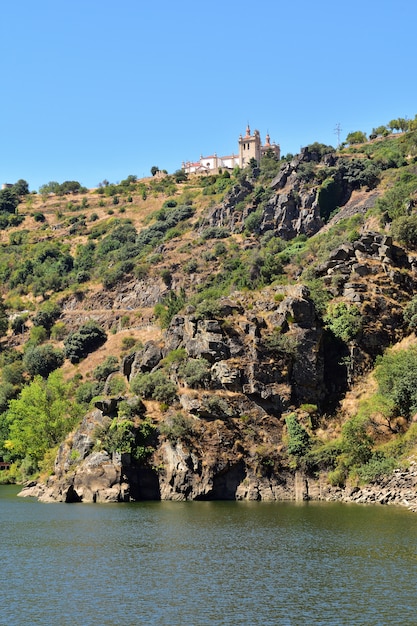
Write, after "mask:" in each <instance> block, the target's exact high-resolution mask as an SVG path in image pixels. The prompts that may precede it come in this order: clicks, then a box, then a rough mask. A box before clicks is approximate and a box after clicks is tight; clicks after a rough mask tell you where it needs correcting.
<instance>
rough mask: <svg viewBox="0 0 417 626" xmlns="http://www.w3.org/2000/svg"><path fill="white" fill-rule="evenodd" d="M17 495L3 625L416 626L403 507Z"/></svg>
mask: <svg viewBox="0 0 417 626" xmlns="http://www.w3.org/2000/svg"><path fill="white" fill-rule="evenodd" d="M17 492H18V489H17V488H16V487H10V486H4V487H0V533H1V534H0V538H1V543H0V564H1V575H2V582H1V585H0V625H1V626H6V625H7V626H15V625H17V626H20V625H35V624H41V625H42V626H45V625H50V624H51V625H59V626H67V625H68V626H70V625H71V626H73V625H74V624H77V625H80V626H90V625H100V626H101V625H107V624H108V625H113V626H114V625H120V626H134V625H139V624H140V625H142V624H146V625H154V624H155V625H160V626H177V625H178V626H179V625H181V626H183V625H191V626H193V625H195V626H197V625H204V626H206V625H211V624H213V625H227V626H229V625H231V626H238V625H250V626H254V625H255V626H257V625H259V626H261V625H262V626H269V625H274V626H275V625H295V626H297V625H308V626H313V625H319V624H335V625H342V624H349V625H355V626H358V625H362V624H363V625H366V626H372V625H385V624H393V625H394V624H395V625H396V626H398V625H412V624H417V515H416V514H413V513H410V512H408V511H407V510H403V509H400V508H388V507H382V506H381V507H378V506H364V505H362V506H361V505H353V504H352V505H348V504H337V503H311V502H310V503H300V504H296V503H244V502H151V503H150V502H146V503H136V504H105V505H99V504H92V505H89V504H40V503H38V502H37V501H35V500H32V499H27V498H18V497H16V493H17Z"/></svg>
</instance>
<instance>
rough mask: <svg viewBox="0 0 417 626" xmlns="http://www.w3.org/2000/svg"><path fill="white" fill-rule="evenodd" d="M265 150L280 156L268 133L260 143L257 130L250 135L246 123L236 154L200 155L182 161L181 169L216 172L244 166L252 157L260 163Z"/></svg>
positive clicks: (198, 172) (202, 172)
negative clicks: (196, 158)
mask: <svg viewBox="0 0 417 626" xmlns="http://www.w3.org/2000/svg"><path fill="white" fill-rule="evenodd" d="M267 152H272V153H273V154H275V156H276V157H277V159H279V158H280V157H281V150H280V147H279V144H276V143H271V138H270V136H269V134H268V133H267V135H266V137H265V143H264V144H262V141H261V135H260V133H259V130H255V131H254V132H253V135H252V134H251V130H250V127H249V124H248V126H247V128H246V134H245V136H244V137H242V135H240V137H239V141H238V153H237V154H232V155H228V156H217V154H216V153H214V154H213V155H210V156H200V160H199V161H196V162H195V163H193V162H191V161H187V162H186V163H185V162H183V164H182V169H183V170H184V171H185V172H186V173H187V174H209V173H215V172H218V171H219V169H225V170H233V169H234V168H235V167H236V166H238V167H241V168H243V167H246V166H247V165H248V163H249V161H250V160H251V159H252V158H253V159H255V160H256V161H257V163H260V161H261V158H262V157H263V156H264V154H266V153H267Z"/></svg>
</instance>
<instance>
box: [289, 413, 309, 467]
mask: <svg viewBox="0 0 417 626" xmlns="http://www.w3.org/2000/svg"><path fill="white" fill-rule="evenodd" d="M285 423H286V425H287V430H288V444H287V445H288V454H290V455H291V456H293V457H295V458H296V459H297V460H299V459H300V458H301V457H303V456H304V455H305V454H306V453H307V451H308V450H309V448H310V446H311V441H310V435H309V434H308V432H307V431H306V430H305V428H304V427H303V426H302V425H301V424H300V423H299V421H298V420H297V416H296V414H295V413H291V414H290V415H288V416H287V417H286V418H285Z"/></svg>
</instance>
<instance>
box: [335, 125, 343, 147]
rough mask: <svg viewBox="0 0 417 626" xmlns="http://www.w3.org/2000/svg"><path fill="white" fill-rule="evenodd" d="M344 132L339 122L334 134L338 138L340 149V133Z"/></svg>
mask: <svg viewBox="0 0 417 626" xmlns="http://www.w3.org/2000/svg"><path fill="white" fill-rule="evenodd" d="M341 132H342V127H341V126H340V123H339V122H337V124H336V128H335V129H334V133H335V135H336V136H337V147H338V148H339V147H340V133H341Z"/></svg>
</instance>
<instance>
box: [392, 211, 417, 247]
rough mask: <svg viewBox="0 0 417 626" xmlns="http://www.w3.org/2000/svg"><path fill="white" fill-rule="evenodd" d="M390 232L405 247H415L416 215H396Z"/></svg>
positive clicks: (416, 245)
mask: <svg viewBox="0 0 417 626" xmlns="http://www.w3.org/2000/svg"><path fill="white" fill-rule="evenodd" d="M391 232H392V236H393V237H394V239H396V240H397V241H399V242H400V243H402V244H403V245H404V246H405V247H406V248H409V249H410V250H416V249H417V215H415V214H414V215H410V216H402V217H398V218H397V219H395V220H394V221H393V222H392V226H391Z"/></svg>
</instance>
